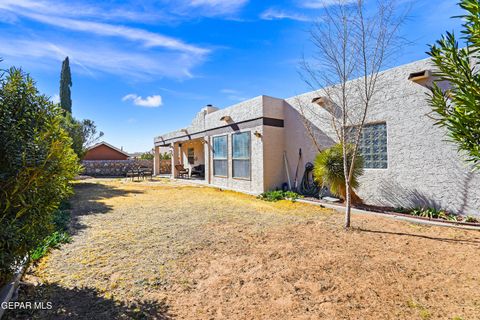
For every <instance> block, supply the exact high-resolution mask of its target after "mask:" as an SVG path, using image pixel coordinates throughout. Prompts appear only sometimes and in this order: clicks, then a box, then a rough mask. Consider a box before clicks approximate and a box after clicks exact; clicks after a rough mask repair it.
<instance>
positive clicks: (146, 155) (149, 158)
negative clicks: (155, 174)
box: [140, 152, 154, 160]
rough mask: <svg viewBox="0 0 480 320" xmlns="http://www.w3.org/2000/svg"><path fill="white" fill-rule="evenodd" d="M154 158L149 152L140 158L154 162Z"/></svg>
mask: <svg viewBox="0 0 480 320" xmlns="http://www.w3.org/2000/svg"><path fill="white" fill-rule="evenodd" d="M153 158H154V155H153V154H151V153H148V152H145V153H142V155H141V156H140V159H142V160H153Z"/></svg>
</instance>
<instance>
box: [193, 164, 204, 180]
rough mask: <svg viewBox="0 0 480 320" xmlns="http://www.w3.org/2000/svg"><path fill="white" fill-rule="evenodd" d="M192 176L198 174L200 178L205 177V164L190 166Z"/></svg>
mask: <svg viewBox="0 0 480 320" xmlns="http://www.w3.org/2000/svg"><path fill="white" fill-rule="evenodd" d="M192 176H199V177H201V178H203V177H205V165H204V164H199V165H198V166H195V167H193V168H192Z"/></svg>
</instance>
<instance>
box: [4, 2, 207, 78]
mask: <svg viewBox="0 0 480 320" xmlns="http://www.w3.org/2000/svg"><path fill="white" fill-rule="evenodd" d="M127 2H128V1H127ZM87 3H88V4H90V5H86V4H85V5H81V6H80V5H78V2H73V1H71V2H65V1H55V2H52V1H48V0H43V1H42V0H38V1H32V0H15V1H13V0H0V16H7V15H8V17H9V18H8V19H4V20H6V21H5V22H7V23H10V24H11V25H12V27H11V28H8V27H5V28H3V30H2V45H1V46H0V56H1V57H3V58H5V60H6V62H8V63H10V64H13V63H15V64H16V65H22V66H24V67H25V66H29V67H33V68H36V69H39V68H45V66H46V65H50V67H51V66H52V65H53V63H55V64H58V61H61V60H63V59H64V58H65V56H67V55H68V56H69V57H70V58H71V62H72V64H73V65H76V66H78V67H80V69H79V70H77V71H80V72H83V73H85V74H89V75H96V73H97V71H101V72H108V73H111V74H115V75H121V76H126V77H129V78H135V79H151V78H153V77H155V78H159V77H171V78H191V77H192V72H191V70H192V68H194V67H195V66H197V65H199V64H201V63H202V62H203V61H205V59H206V57H207V56H208V54H209V53H210V52H211V50H210V49H208V48H205V47H200V46H196V45H193V44H189V43H186V42H185V41H183V40H181V39H178V38H175V37H171V36H167V35H163V34H160V33H157V32H151V31H149V30H146V29H142V28H137V27H130V26H125V25H118V24H115V23H111V21H112V19H113V20H115V19H120V20H121V21H122V22H123V23H125V21H126V20H128V18H127V17H126V16H127V15H129V17H130V18H132V19H134V18H138V19H140V20H139V21H135V22H140V23H143V22H144V20H141V18H142V17H143V13H138V14H137V13H136V12H135V11H133V12H132V13H130V14H129V13H128V10H125V9H124V8H119V9H109V10H110V11H108V10H107V11H105V10H102V8H101V7H99V6H97V4H96V3H93V2H87ZM130 3H132V2H131V1H130ZM112 10H113V11H112ZM72 17H74V18H72ZM145 17H146V19H148V18H149V16H148V12H146V13H145ZM87 18H88V19H87ZM24 19H29V20H34V21H36V22H39V23H42V24H45V25H50V26H54V27H55V28H54V29H53V32H54V33H52V30H49V29H46V28H38V29H35V30H34V29H29V28H28V26H27V27H26V26H22V28H18V27H17V25H21V23H22V20H24ZM94 20H96V21H94ZM0 21H2V20H1V19H0ZM59 28H61V29H65V30H67V31H70V32H64V33H62V32H61V30H60V29H59ZM18 30H21V31H18ZM72 31H75V32H80V33H82V34H78V35H77V34H75V35H72ZM110 37H115V38H117V39H111V40H110V39H108V38H110Z"/></svg>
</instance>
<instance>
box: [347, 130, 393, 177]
mask: <svg viewBox="0 0 480 320" xmlns="http://www.w3.org/2000/svg"><path fill="white" fill-rule="evenodd" d="M375 125H385V146H386V151H385V154H386V156H387V159H386V160H382V162H385V163H386V167H379V168H374V167H365V160H364V164H363V169H364V170H388V168H389V163H388V159H389V158H390V157H389V152H388V125H387V121H373V122H368V123H365V124H363V128H362V135H363V134H364V130H365V127H368V126H375ZM358 127H360V125H353V126H347V130H348V129H356V128H358ZM361 139H362V138H360V140H361ZM359 142H360V141H359ZM360 146H361V145H360V143H359V145H358V148H360ZM358 154H360V155H362V157H363V156H364V154H362V153H360V152H358ZM380 155H381V152H380V153H379V156H380ZM372 161H373V160H372Z"/></svg>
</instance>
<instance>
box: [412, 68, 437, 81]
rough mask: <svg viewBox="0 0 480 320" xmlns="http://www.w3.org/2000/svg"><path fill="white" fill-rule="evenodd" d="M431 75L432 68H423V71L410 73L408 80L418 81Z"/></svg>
mask: <svg viewBox="0 0 480 320" xmlns="http://www.w3.org/2000/svg"><path fill="white" fill-rule="evenodd" d="M431 76H432V72H431V71H430V70H422V71H418V72H412V73H410V75H409V76H408V80H410V81H413V82H418V81H422V80H426V79H428V78H429V77H431Z"/></svg>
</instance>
